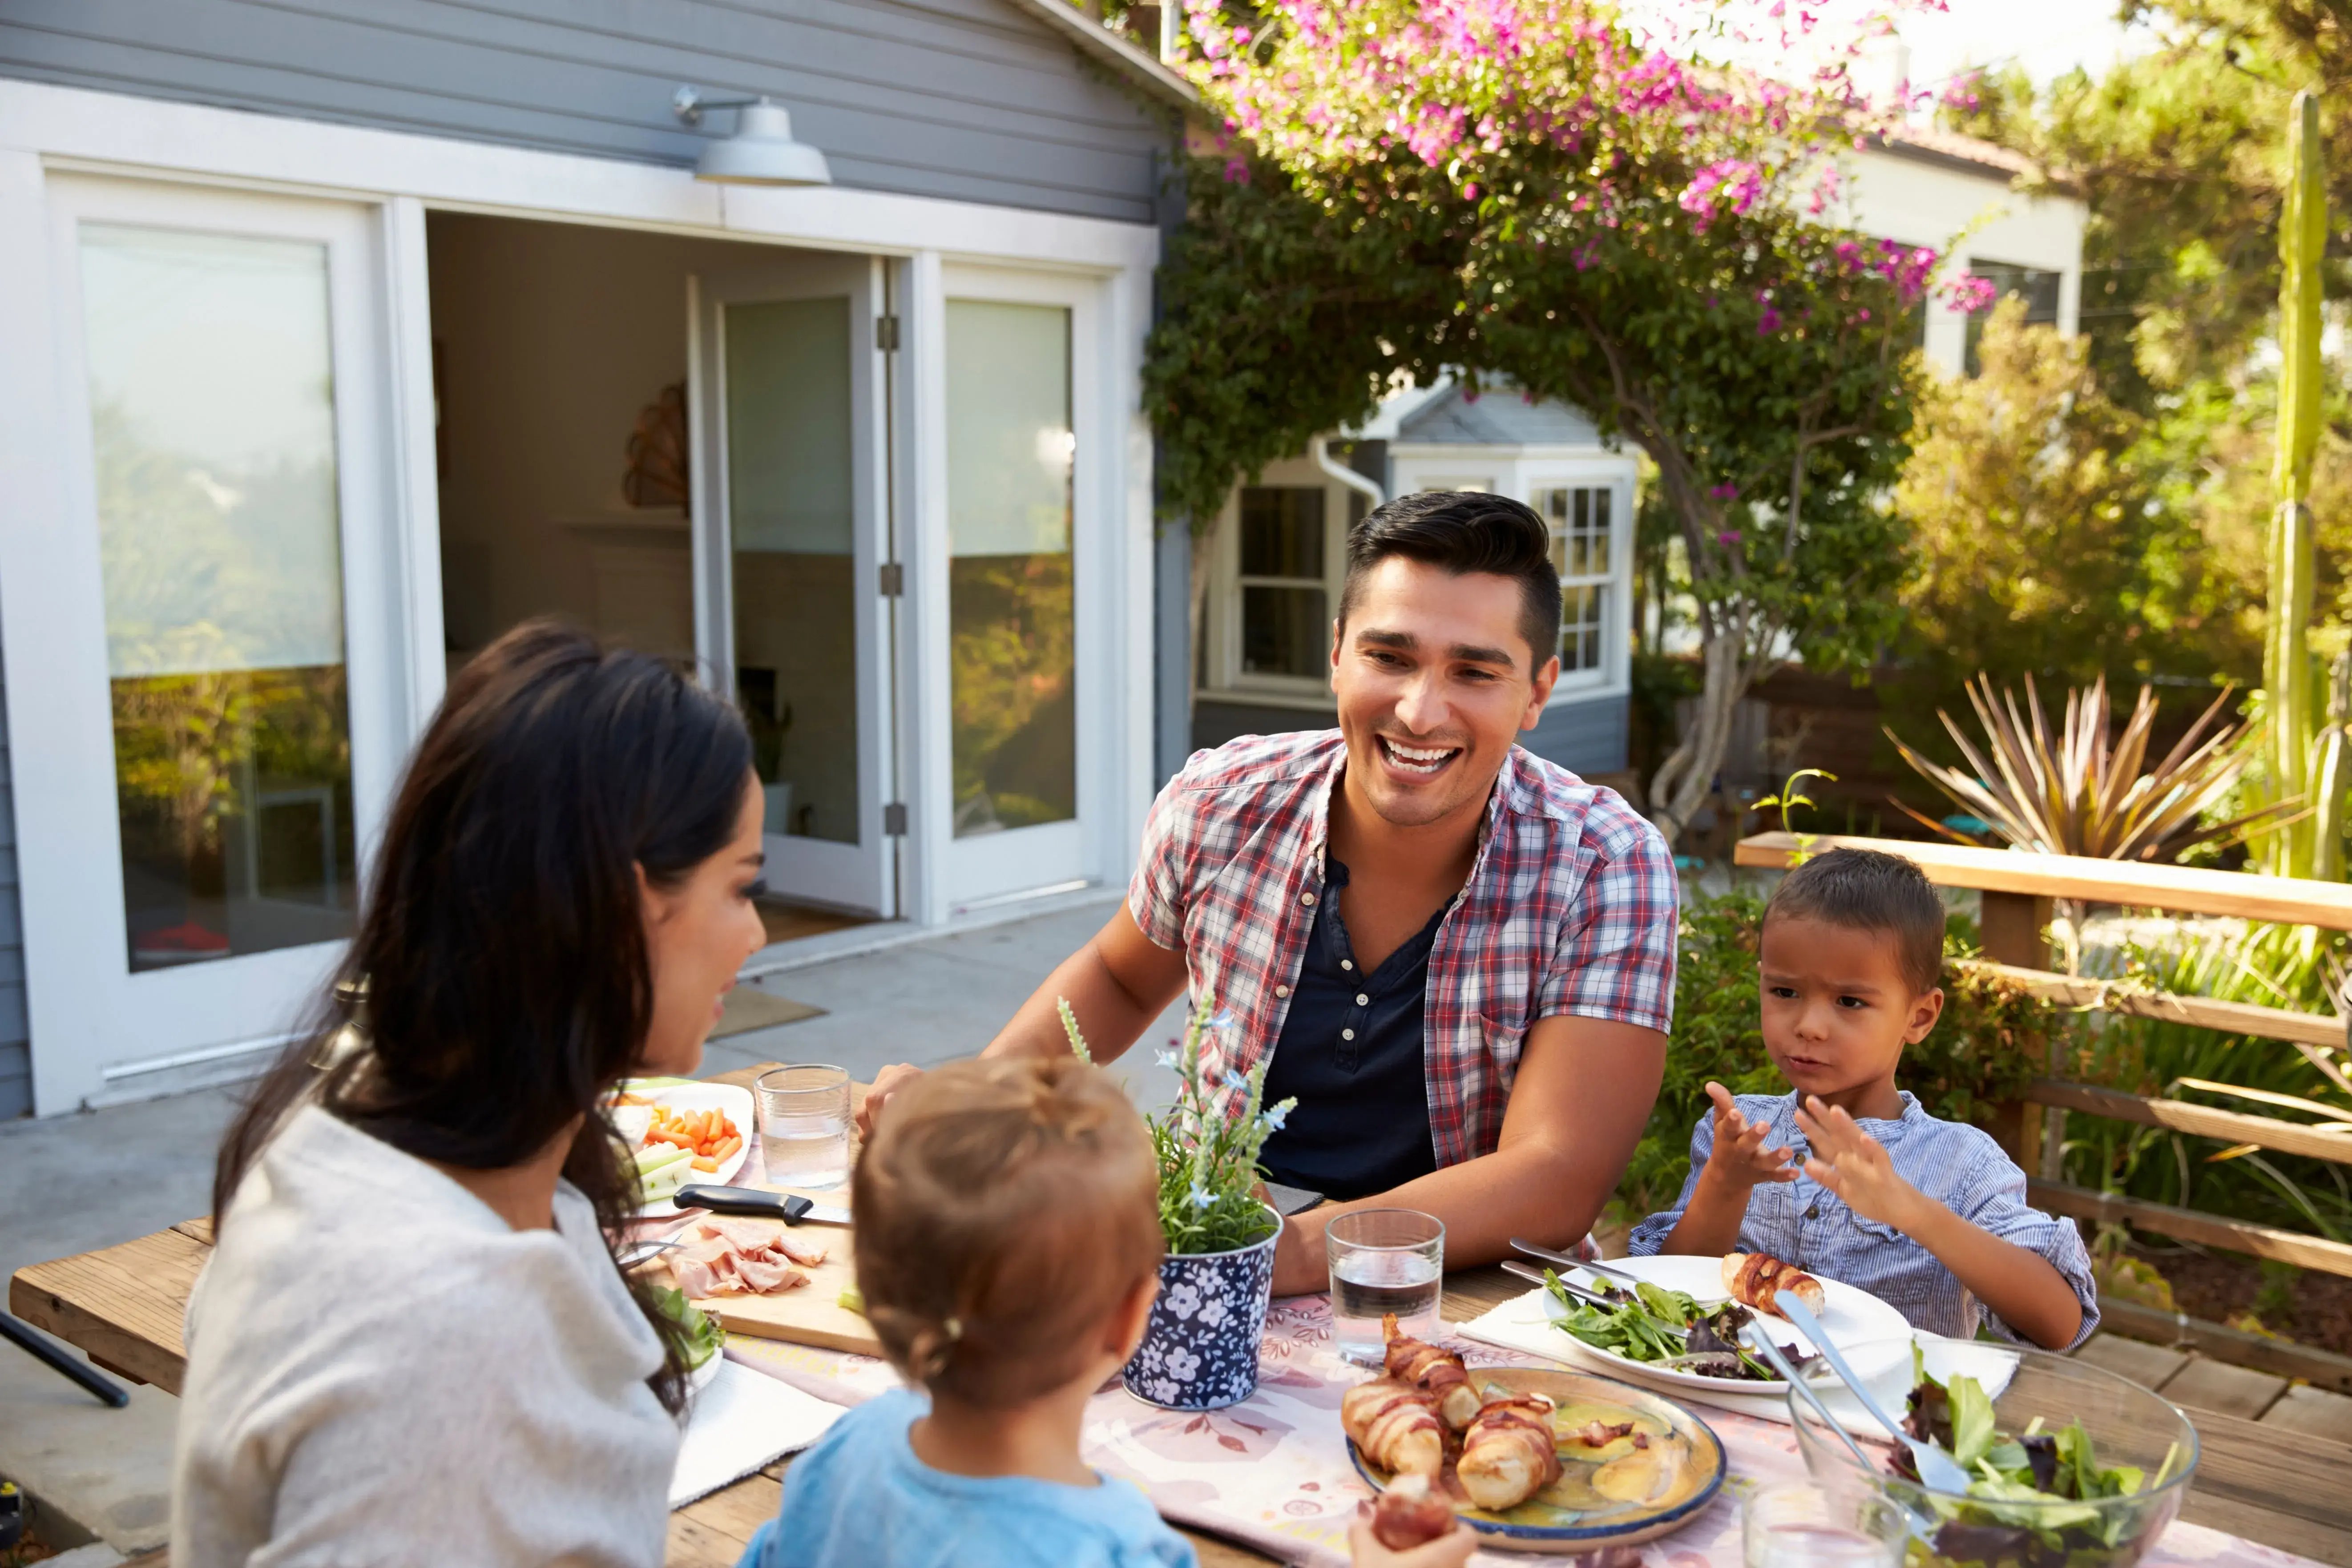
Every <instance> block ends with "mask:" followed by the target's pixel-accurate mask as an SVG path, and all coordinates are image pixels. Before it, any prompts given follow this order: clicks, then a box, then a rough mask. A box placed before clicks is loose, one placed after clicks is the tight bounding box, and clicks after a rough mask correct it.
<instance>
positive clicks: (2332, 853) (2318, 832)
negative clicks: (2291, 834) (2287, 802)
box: [2309, 652, 2352, 882]
mask: <svg viewBox="0 0 2352 1568" xmlns="http://www.w3.org/2000/svg"><path fill="white" fill-rule="evenodd" d="M2347 722H2352V652H2347V653H2339V654H2337V655H2336V658H2335V660H2334V662H2333V663H2331V664H2329V665H2328V667H2327V728H2326V729H2325V730H2322V731H2320V732H2319V738H2318V739H2317V740H2316V741H2315V742H2312V746H2311V790H2312V803H2311V805H2312V811H2311V866H2310V873H2309V874H2310V875H2312V876H2314V877H2316V878H2318V879H2320V880H2322V881H2324V882H2340V881H2342V880H2343V879H2344V821H2345V816H2344V807H2345V799H2344V796H2345V791H2346V789H2347V787H2352V739H2347V737H2346V734H2345V725H2346V724H2347Z"/></svg>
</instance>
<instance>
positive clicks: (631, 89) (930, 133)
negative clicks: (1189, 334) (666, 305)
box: [0, 0, 1172, 223]
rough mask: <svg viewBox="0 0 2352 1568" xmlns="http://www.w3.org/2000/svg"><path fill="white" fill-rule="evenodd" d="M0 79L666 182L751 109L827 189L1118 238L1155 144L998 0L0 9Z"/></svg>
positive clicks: (1149, 204)
mask: <svg viewBox="0 0 2352 1568" xmlns="http://www.w3.org/2000/svg"><path fill="white" fill-rule="evenodd" d="M0 76H6V77H16V78H21V79H27V80H34V81H47V82H56V83H59V84H62V85H67V86H73V87H83V88H90V89H97V90H100V91H105V92H127V93H135V94H138V95H140V96H142V97H149V98H162V99H173V100H181V101H185V102H194V103H206V104H214V105H219V106H223V107H226V108H233V109H247V110H257V111H259V112H262V113H266V114H280V115H290V116H295V117H299V119H303V120H310V121H330V122H336V123H342V124H351V125H367V126H373V127H377V128H380V129H383V130H392V131H408V132H424V133H426V134H431V135H442V136H455V137H460V138H464V139H466V140H468V141H478V142H502V143H506V144H508V145H511V146H519V147H531V148H537V149H541V150H544V151H548V152H560V153H585V154H588V155H591V156H594V157H603V158H622V159H628V160H632V161H635V162H640V163H663V164H671V165H677V164H686V163H692V162H693V161H694V159H695V158H696V156H697V155H698V153H700V152H701V150H702V147H703V144H704V141H705V139H706V138H708V137H709V136H712V135H725V134H727V133H728V132H730V131H731V130H732V128H733V120H734V117H733V115H732V114H731V113H730V112H727V111H714V112H713V113H712V114H711V115H709V116H708V117H706V119H705V121H704V124H703V127H702V128H701V129H700V130H699V131H696V130H690V129H688V127H686V126H684V125H681V124H679V123H678V121H677V120H676V119H675V118H674V117H673V116H672V114H671V112H670V107H669V104H670V95H671V93H672V92H674V91H675V90H676V89H677V88H678V87H679V86H680V85H681V84H691V85H693V86H696V87H698V88H700V89H704V90H705V91H706V92H710V93H714V94H724V95H729V96H734V95H745V94H751V93H769V94H772V95H773V96H774V97H775V99H776V100H777V101H778V102H780V103H782V105H783V106H784V107H785V108H787V109H789V110H791V111H792V115H793V133H794V134H795V135H796V136H797V137H799V138H800V140H802V141H803V142H809V143H810V144H812V145H814V146H815V147H817V148H819V149H821V150H822V151H823V152H824V153H825V155H826V157H827V158H828V159H829V160H830V162H831V163H832V167H833V174H834V178H835V181H836V182H837V183H839V184H844V185H848V186H853V187H856V188H859V189H865V190H876V191H889V192H895V193H898V194H902V195H925V196H944V197H949V198H952V199H956V200H961V201H971V202H984V203H989V204H992V205H1003V206H1014V207H1026V208H1033V209H1037V210H1042V211H1048V212H1060V213H1073V214H1079V215H1084V216H1092V217H1106V218H1114V219H1118V220H1121V221H1125V222H1130V223H1149V222H1151V221H1152V220H1153V216H1154V210H1153V204H1154V200H1155V190H1156V187H1157V184H1158V176H1157V168H1156V162H1157V157H1158V154H1159V152H1160V149H1162V148H1164V147H1166V146H1167V145H1168V144H1169V141H1170V137H1171V134H1172V122H1171V121H1170V119H1169V118H1168V116H1167V114H1166V113H1165V112H1164V111H1163V110H1158V109H1155V108H1152V107H1150V106H1148V105H1147V103H1146V102H1145V100H1144V99H1143V98H1142V97H1141V96H1140V95H1139V93H1138V92H1137V91H1136V89H1134V87H1133V86H1132V85H1130V84H1125V83H1121V82H1118V81H1116V80H1114V79H1113V77H1112V74H1111V72H1110V70H1109V69H1108V68H1106V67H1103V66H1101V65H1098V64H1097V63H1095V62H1092V61H1089V60H1086V59H1083V58H1080V55H1079V53H1078V51H1077V49H1076V48H1075V47H1072V43H1071V40H1070V39H1069V37H1066V36H1065V35H1063V34H1061V33H1059V32H1057V30H1056V29H1055V27H1053V26H1050V25H1049V24H1048V23H1047V22H1045V20H1044V19H1042V18H1040V17H1039V16H1035V15H1034V13H1033V12H1031V10H1030V9H1029V7H1027V6H1025V5H1021V4H1017V3H1013V0H738V3H733V4H719V3H716V0H499V3H498V4H494V5H493V4H478V3H473V0H278V3H273V4H268V5H263V4H255V3H251V0H171V3H170V4H165V5H157V4H153V3H152V0H11V4H9V5H7V6H5V8H0Z"/></svg>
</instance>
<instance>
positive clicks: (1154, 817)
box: [1128, 730, 1680, 1167]
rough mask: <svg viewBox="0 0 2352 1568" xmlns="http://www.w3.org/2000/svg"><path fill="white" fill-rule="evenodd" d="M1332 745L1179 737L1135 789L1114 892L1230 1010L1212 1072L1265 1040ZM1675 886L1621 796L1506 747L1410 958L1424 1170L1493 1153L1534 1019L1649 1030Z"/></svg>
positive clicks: (1668, 950)
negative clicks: (1155, 794)
mask: <svg viewBox="0 0 2352 1568" xmlns="http://www.w3.org/2000/svg"><path fill="white" fill-rule="evenodd" d="M1347 757H1348V750H1347V745H1346V742H1344V741H1343V740H1342V739H1341V738H1340V734H1339V731H1337V730H1327V731H1307V732H1304V733H1297V734H1286V735H1250V736H1244V737H1243V738H1242V739H1240V740H1238V741H1234V742H1230V743H1228V744H1226V745H1224V746H1221V747H1219V748H1218V749H1217V750H1215V751H1213V752H1195V753H1194V754H1193V756H1192V761H1190V762H1189V763H1186V764H1185V766H1184V771H1183V772H1181V773H1178V774H1177V775H1176V777H1175V778H1173V779H1171V780H1170V781H1169V784H1168V787H1167V788H1165V789H1163V790H1161V791H1160V798H1159V799H1158V800H1157V801H1155V802H1154V803H1153V804H1152V807H1151V817H1150V822H1149V823H1148V824H1147V825H1146V826H1145V827H1144V830H1143V855H1142V862H1141V864H1140V865H1139V866H1138V867H1137V868H1136V872H1135V880H1134V883H1133V885H1132V886H1131V887H1130V888H1129V889H1128V908H1129V910H1130V911H1131V912H1132V913H1133V915H1134V917H1135V923H1136V924H1137V925H1138V926H1139V928H1141V930H1142V931H1143V934H1144V935H1145V936H1147V937H1149V938H1150V940H1151V941H1152V942H1155V943H1157V944H1158V945H1160V946H1161V947H1164V948H1171V949H1175V950H1178V951H1181V952H1183V953H1184V955H1185V961H1186V965H1187V967H1188V968H1189V970H1190V971H1191V978H1192V997H1193V999H1194V1002H1195V1004H1196V1005H1197V1004H1198V1003H1199V1002H1200V1001H1201V1000H1202V999H1203V998H1213V1000H1214V1003H1215V1005H1217V1006H1219V1007H1221V1008H1224V1009H1227V1010H1229V1011H1230V1012H1231V1013H1232V1014H1233V1016H1234V1024H1235V1025H1236V1027H1234V1029H1232V1030H1230V1031H1222V1033H1223V1034H1224V1036H1225V1041H1224V1044H1225V1045H1226V1046H1227V1047H1230V1051H1231V1055H1232V1058H1233V1059H1232V1060H1230V1061H1218V1062H1214V1063H1213V1064H1212V1065H1213V1067H1215V1068H1219V1069H1224V1068H1233V1069H1238V1070H1241V1071H1246V1070H1248V1069H1249V1068H1252V1067H1254V1066H1255V1065H1256V1064H1257V1062H1258V1061H1259V1060H1260V1059H1262V1058H1265V1056H1266V1055H1267V1054H1269V1053H1270V1052H1271V1051H1272V1050H1273V1048H1274V1045H1275V1042H1276V1040H1277V1039H1279V1038H1280V1037H1281V1035H1282V1021H1283V1018H1284V1016H1285V1015H1286V1013H1287V1012H1288V1011H1289V1005H1290V992H1291V987H1292V986H1293V985H1294V984H1296V983H1297V979H1298V970H1299V965H1300V963H1302V961H1303V960H1304V959H1305V957H1306V952H1307V937H1308V934H1309V932H1311V931H1313V929H1314V925H1315V900H1316V899H1317V898H1318V896H1320V894H1321V891H1322V888H1323V881H1324V876H1323V848H1324V834H1325V829H1326V826H1327V824H1328V821H1329V808H1330V799H1331V789H1332V785H1333V784H1334V783H1335V782H1336V781H1337V780H1338V779H1339V772H1340V769H1341V767H1342V766H1343V764H1345V763H1346V762H1347ZM1679 892H1680V889H1679V886H1678V884H1677V883H1676V880H1675V866H1674V858H1673V857H1672V856H1671V855H1670V854H1669V853H1668V852H1667V849H1666V846H1665V842H1664V839H1662V838H1660V837H1658V832H1657V830H1656V829H1655V828H1654V827H1652V826H1650V824H1649V823H1648V822H1647V821H1645V820H1643V817H1642V816H1640V815H1639V814H1637V813H1636V812H1635V811H1634V810H1633V807H1632V806H1630V805H1627V804H1626V803H1625V801H1624V799H1623V797H1622V796H1620V795H1618V794H1617V793H1616V792H1615V791H1613V790H1609V789H1602V788H1599V787H1596V786H1594V785H1592V784H1586V783H1584V782H1583V781H1582V780H1580V779H1579V778H1578V777H1577V776H1576V775H1575V774H1574V773H1569V772H1567V771H1566V770H1565V769H1562V768H1559V767H1556V766H1554V765H1553V764H1551V763H1547V762H1545V761H1544V760H1543V759H1541V758H1540V757H1537V756H1534V755H1532V754H1530V753H1529V752H1526V751H1524V750H1522V749H1520V748H1519V747H1517V746H1514V747H1513V748H1511V753H1510V757H1509V759H1508V760H1507V761H1506V762H1505V763H1504V764H1503V767H1502V771H1501V773H1499V774H1498V775H1497V776H1496V780H1495V791H1494V795H1492V797H1491V798H1490V799H1489V800H1488V802H1487V805H1486V817H1485V819H1484V821H1483V822H1481V824H1480V825H1479V829H1478V849H1477V857H1476V859H1475V861H1474V862H1473V864H1472V866H1471V869H1470V879H1469V881H1468V882H1467V883H1465V885H1464V887H1463V889H1462V891H1461V892H1460V893H1458V894H1457V895H1455V897H1454V902H1453V904H1452V905H1451V906H1450V907H1449V908H1448V910H1446V914H1445V919H1444V923H1443V924H1441V925H1440V926H1439V927H1438V931H1437V941H1436V945H1435V946H1434V947H1433V948H1432V949H1431V952H1430V955H1429V988H1428V996H1427V1004H1426V1009H1425V1013H1424V1022H1423V1046H1422V1049H1423V1061H1424V1064H1425V1067H1426V1070H1427V1075H1428V1081H1429V1127H1430V1138H1431V1142H1432V1143H1433V1145H1434V1146H1435V1152H1436V1156H1437V1163H1438V1164H1439V1165H1440V1166H1441V1167H1443V1166H1446V1165H1453V1164H1458V1163H1461V1162H1462V1161H1465V1160H1468V1159H1473V1158H1475V1157H1476V1156H1478V1155H1481V1154H1488V1153H1492V1152H1494V1149H1495V1143H1496V1139H1497V1138H1498V1137H1499V1136H1500V1134H1501V1132H1502V1127H1503V1109H1504V1107H1505V1106H1506V1105H1507V1103H1508V1102H1509V1100H1510V1096H1511V1082H1512V1079H1514V1077H1515V1076H1516V1075H1517V1070H1518V1063H1519V1047H1520V1044H1521V1042H1522V1041H1524V1040H1525V1039H1526V1037H1527V1033H1528V1027H1529V1026H1531V1025H1533V1024H1534V1023H1535V1021H1536V1020H1537V1019H1538V1018H1545V1017H1549V1016H1552V1015H1554V1014H1560V1013H1567V1014H1574V1015H1577V1016H1580V1017H1588V1018H1608V1019H1613V1020H1615V1021H1617V1022H1619V1023H1625V1024H1637V1025H1640V1026H1642V1027H1643V1028H1646V1029H1657V1030H1660V1031H1662V1032H1663V1031H1664V1030H1665V1029H1666V1028H1667V1027H1668V1026H1669V1025H1670V1024H1671V1023H1672V1022H1673V1018H1674V996H1675V920H1676V904H1677V900H1678V895H1679ZM1218 1033H1220V1032H1218V1031H1213V1032H1212V1034H1211V1036H1210V1039H1209V1045H1210V1046H1211V1047H1215V1046H1216V1045H1217V1044H1218V1041H1217V1034H1218ZM1589 1066H1590V1068H1591V1070H1594V1071H1606V1070H1607V1068H1608V1064H1606V1063H1603V1062H1594V1063H1591V1064H1589ZM1216 1077H1217V1078H1222V1077H1223V1072H1222V1071H1220V1072H1218V1074H1217V1075H1216ZM1213 1081H1214V1079H1213Z"/></svg>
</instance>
